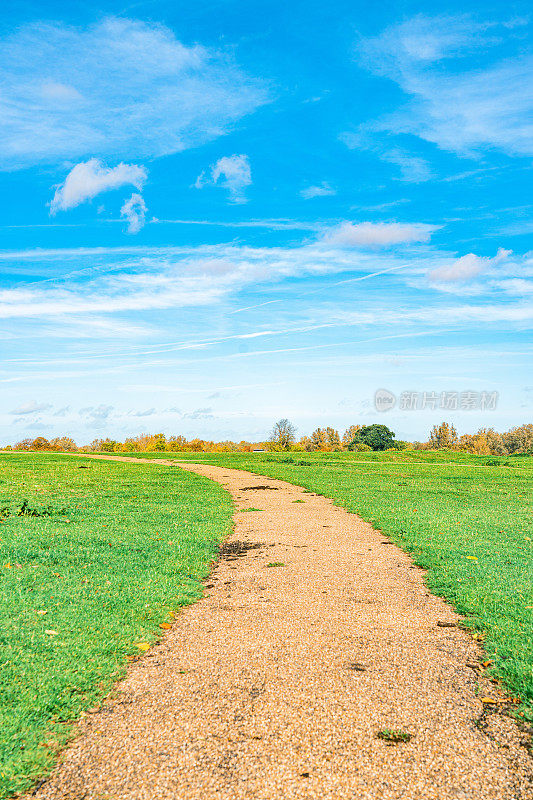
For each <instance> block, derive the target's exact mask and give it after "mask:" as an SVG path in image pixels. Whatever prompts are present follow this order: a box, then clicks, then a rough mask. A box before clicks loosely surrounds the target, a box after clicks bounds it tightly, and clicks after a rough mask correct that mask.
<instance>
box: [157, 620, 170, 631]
mask: <svg viewBox="0 0 533 800" xmlns="http://www.w3.org/2000/svg"><path fill="white" fill-rule="evenodd" d="M159 627H160V628H164V630H166V631H168V630H169V628H171V627H172V625H171V624H170V623H169V622H162V623H161V625H160V626H159Z"/></svg>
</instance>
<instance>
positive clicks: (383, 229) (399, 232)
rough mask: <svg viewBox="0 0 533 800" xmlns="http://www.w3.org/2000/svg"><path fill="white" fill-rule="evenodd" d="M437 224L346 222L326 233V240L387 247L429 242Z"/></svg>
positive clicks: (336, 243)
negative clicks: (355, 223)
mask: <svg viewBox="0 0 533 800" xmlns="http://www.w3.org/2000/svg"><path fill="white" fill-rule="evenodd" d="M437 229H438V226H437V225H425V224H423V223H419V222H416V223H411V224H409V223H405V224H404V223H400V222H361V223H359V224H358V225H354V224H353V223H351V222H344V223H343V224H342V225H339V226H338V227H336V228H333V229H332V230H330V231H328V232H327V233H326V234H325V235H324V241H326V242H328V243H330V244H334V245H339V246H341V247H387V246H389V245H395V244H408V243H410V242H428V241H429V239H430V237H431V234H432V233H433V231H435V230H437Z"/></svg>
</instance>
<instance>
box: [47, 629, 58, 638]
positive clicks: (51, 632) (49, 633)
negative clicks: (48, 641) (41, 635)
mask: <svg viewBox="0 0 533 800" xmlns="http://www.w3.org/2000/svg"><path fill="white" fill-rule="evenodd" d="M45 633H47V634H48V635H49V636H57V631H53V630H51V629H50V630H47V631H45Z"/></svg>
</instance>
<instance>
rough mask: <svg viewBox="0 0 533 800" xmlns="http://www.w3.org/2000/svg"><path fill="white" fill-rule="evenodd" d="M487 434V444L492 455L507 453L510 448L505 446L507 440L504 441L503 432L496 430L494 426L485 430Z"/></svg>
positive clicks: (504, 454)
mask: <svg viewBox="0 0 533 800" xmlns="http://www.w3.org/2000/svg"><path fill="white" fill-rule="evenodd" d="M478 433H479V431H478ZM485 436H486V437H487V444H488V446H489V450H490V452H491V455H493V456H506V455H507V453H508V450H507V448H506V446H505V442H504V441H503V436H502V435H501V433H498V432H497V431H495V430H494V428H487V429H486V431H485Z"/></svg>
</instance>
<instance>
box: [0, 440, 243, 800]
mask: <svg viewBox="0 0 533 800" xmlns="http://www.w3.org/2000/svg"><path fill="white" fill-rule="evenodd" d="M232 510H233V509H232V503H231V499H230V497H229V495H228V494H227V493H226V492H225V491H224V490H223V489H222V487H220V486H219V485H218V484H215V483H213V482H212V481H209V480H207V479H204V478H201V477H198V476H196V475H192V474H190V473H188V472H184V471H183V470H179V469H176V470H173V469H171V468H163V467H162V468H157V467H153V468H152V467H149V466H147V465H143V464H125V463H117V462H110V463H106V462H103V461H97V460H92V459H83V458H71V457H68V456H62V455H52V454H46V455H45V454H39V455H34V454H33V455H32V454H0V631H1V632H0V651H1V652H0V688H1V692H0V798H6V797H9V796H11V795H12V794H14V793H15V792H23V791H24V790H26V789H28V788H29V787H30V786H31V785H32V783H33V782H34V781H35V780H36V779H37V778H38V777H40V776H42V775H43V774H45V773H46V771H47V770H48V769H49V768H50V767H51V766H52V765H53V763H54V761H55V757H56V754H57V752H58V750H59V749H60V748H61V747H62V746H63V745H64V743H65V742H66V741H67V739H68V738H69V736H70V735H71V732H72V723H73V722H74V721H75V720H76V719H77V718H78V717H79V715H80V713H81V712H82V711H83V710H84V709H86V708H88V707H90V706H92V705H94V704H95V703H98V702H99V701H100V700H101V699H102V698H103V697H104V696H105V695H106V694H107V693H108V692H109V690H110V689H111V687H112V685H113V684H114V682H115V681H116V680H117V679H119V678H120V677H121V676H122V675H123V674H124V671H125V665H126V663H127V658H128V656H130V657H131V656H132V655H134V654H139V653H141V652H143V651H144V650H146V649H148V647H149V645H150V644H152V643H154V642H155V641H157V640H158V639H159V638H160V637H161V635H162V634H163V630H164V629H162V628H161V627H160V626H161V625H164V626H165V627H168V625H167V623H168V622H169V620H171V619H172V616H173V614H174V612H175V611H177V610H178V609H179V608H180V607H182V606H184V605H187V604H189V603H192V602H194V601H195V600H196V599H198V598H199V597H200V596H201V595H202V591H203V590H202V584H201V581H202V579H203V578H204V577H205V576H206V575H207V574H208V572H209V569H210V561H211V559H212V558H214V557H215V555H216V552H217V548H218V545H219V543H220V541H221V540H222V539H223V538H224V537H225V536H226V535H227V534H228V533H229V532H230V530H231V515H232Z"/></svg>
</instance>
